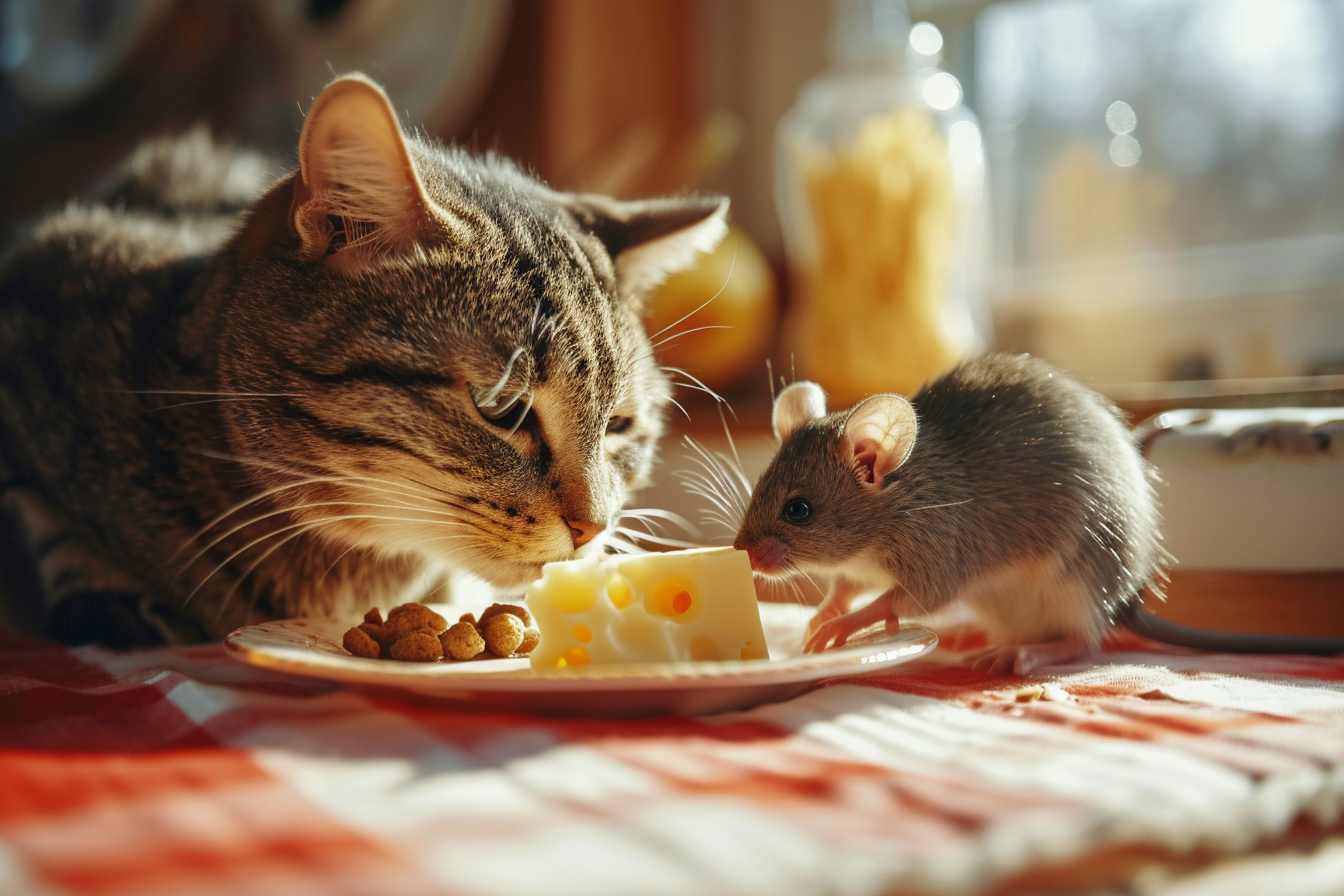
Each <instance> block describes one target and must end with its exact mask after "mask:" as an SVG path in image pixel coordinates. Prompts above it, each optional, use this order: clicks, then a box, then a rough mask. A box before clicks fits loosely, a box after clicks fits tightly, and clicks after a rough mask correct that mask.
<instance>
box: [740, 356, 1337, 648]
mask: <svg viewBox="0 0 1344 896" xmlns="http://www.w3.org/2000/svg"><path fill="white" fill-rule="evenodd" d="M773 423H774V430H775V434H776V436H777V437H778V438H779V439H780V447H779V451H778V453H777V454H776V456H775V457H774V459H773V460H772V461H771V462H770V464H769V466H768V467H767V468H766V470H765V472H764V473H763V474H762V475H761V478H760V481H759V482H758V483H757V485H756V488H755V490H754V492H753V493H752V496H751V500H750V503H749V505H748V507H747V511H746V514H745V518H744V520H743V522H742V525H741V528H740V529H739V531H738V534H737V537H736V540H735V541H734V546H735V547H737V548H738V549H740V550H745V551H746V552H747V553H748V554H749V556H750V557H751V565H752V568H753V569H754V570H755V571H756V572H757V573H758V574H761V575H764V576H767V577H772V578H786V577H789V576H793V575H802V574H809V575H813V574H820V575H823V576H827V577H830V578H831V579H832V589H831V591H830V594H829V595H828V597H827V599H826V600H825V601H824V602H823V603H822V605H821V607H820V608H819V610H818V612H817V615H816V616H815V617H814V619H813V620H812V622H811V624H810V625H809V627H808V634H807V639H806V642H805V649H806V650H808V651H819V650H823V649H825V648H826V647H827V646H828V645H831V644H835V645H840V644H843V643H844V642H845V641H846V639H848V638H849V637H851V636H852V635H854V634H855V633H856V632H858V631H860V630H861V629H865V628H867V627H868V626H870V625H874V624H876V623H880V622H887V623H891V622H895V621H897V620H899V619H901V618H904V617H909V616H914V615H927V614H929V613H933V612H935V611H937V610H940V609H943V608H944V607H947V606H949V605H951V604H953V603H955V602H962V603H964V604H965V605H967V606H969V608H970V609H972V610H973V611H974V612H975V614H976V616H977V617H978V619H979V621H980V622H981V623H982V625H983V626H984V627H985V629H986V631H987V632H988V634H989V636H990V639H991V643H993V644H994V645H996V647H995V649H994V650H993V651H991V652H990V653H989V654H987V656H986V659H987V660H988V662H989V665H990V666H991V667H993V668H994V669H996V670H1000V671H1006V670H1008V669H1010V668H1011V669H1013V670H1015V671H1017V672H1019V673H1024V672H1027V671H1030V670H1031V669H1033V668H1035V667H1037V666H1042V665H1050V664H1054V663H1060V662H1067V661H1069V660H1072V659H1076V658H1079V657H1083V656H1086V655H1088V654H1091V653H1094V652H1096V651H1097V649H1098V648H1099V647H1100V644H1101V641H1102V638H1103V637H1104V636H1105V634H1106V632H1107V631H1108V630H1109V629H1110V628H1111V626H1113V625H1116V624H1123V625H1126V626H1128V627H1130V628H1132V629H1134V630H1136V631H1139V632H1140V633H1141V634H1144V635H1146V636H1149V637H1153V638H1156V639H1158V640H1163V641H1168V642H1171V643H1182V644H1187V645H1188V646H1195V647H1201V648H1204V649H1214V650H1219V649H1221V650H1229V651H1256V652H1259V651H1265V652H1313V653H1335V652H1339V651H1340V650H1342V649H1344V645H1341V644H1340V642H1338V641H1332V640H1331V639H1302V638H1275V637H1274V636H1268V637H1266V636H1235V635H1223V634H1221V633H1216V632H1202V631H1199V630H1195V629H1185V628H1184V627H1180V626H1173V625H1171V624H1169V623H1165V622H1162V621H1161V620H1159V619H1157V618H1156V617H1154V616H1152V615H1151V614H1150V613H1147V612H1145V611H1143V610H1142V609H1141V607H1140V603H1141V594H1142V592H1143V590H1144V589H1145V588H1147V587H1149V586H1156V585H1159V584H1160V583H1161V582H1162V580H1163V579H1164V578H1165V575H1164V568H1165V566H1166V565H1167V564H1168V562H1169V560H1170V558H1169V557H1168V555H1167V554H1166V552H1165V551H1164V550H1163V549H1162V546H1161V528H1162V525H1161V513H1160V509H1159V506H1158V501H1157V496H1156V493H1155V488H1154V486H1155V484H1156V482H1157V476H1156V472H1155V470H1154V469H1153V467H1152V466H1151V464H1150V463H1149V462H1148V461H1147V459H1146V458H1144V456H1143V454H1142V452H1141V450H1140V447H1139V445H1138V443H1137V442H1136V440H1135V439H1134V437H1133V435H1132V434H1131V432H1130V430H1129V428H1128V427H1127V425H1126V424H1125V422H1124V420H1123V417H1122V415H1121V413H1120V411H1119V410H1118V409H1117V408H1116V407H1115V405H1114V404H1113V403H1112V402H1111V401H1110V400H1109V399H1107V398H1105V397H1104V396H1102V395H1101V394H1100V393H1098V392H1096V391H1094V390H1092V389H1090V388H1088V387H1086V386H1084V385H1083V384H1081V383H1079V382H1077V381H1076V380H1074V379H1072V378H1070V377H1069V376H1067V375H1066V374H1064V373H1063V372H1062V371H1060V370H1058V369H1057V368H1055V367H1053V366H1052V365H1050V364H1048V363H1046V362H1045V361H1042V360H1040V359H1037V358H1033V357H1030V356H1028V355H1010V354H988V355H984V356H981V357H978V358H975V359H972V360H969V361H966V362H964V363H962V364H961V365H959V366H957V367H956V368H954V369H953V370H951V371H950V372H948V373H946V374H945V375H943V376H941V377H939V378H938V379H936V380H934V381H933V382H931V383H929V384H928V385H926V386H924V387H923V388H922V389H920V390H919V392H918V393H917V394H915V395H914V396H913V397H912V398H911V399H910V400H909V401H907V400H906V399H905V398H902V397H901V396H899V395H890V394H884V395H873V396H871V397H869V398H866V399H864V400H863V401H861V402H859V403H858V404H857V405H855V406H854V407H853V408H851V409H848V410H842V411H837V412H834V413H827V411H826V401H825V395H824V394H823V392H822V390H821V389H820V387H818V386H816V385H815V384H813V383H807V382H798V383H794V384H793V385H791V386H789V387H787V388H786V389H784V390H783V391H782V392H781V393H780V394H779V396H778V397H777V398H776V400H775V406H774V415H773ZM1153 590H1154V592H1157V591H1158V590H1159V589H1157V588H1154V589H1153ZM873 591H880V592H881V594H880V596H879V597H878V598H877V599H875V600H874V601H872V602H871V603H869V604H867V605H865V606H863V607H862V608H860V609H857V610H855V611H853V612H851V611H850V606H849V605H850V601H851V600H852V599H853V598H854V597H855V596H856V595H858V594H861V593H866V592H867V593H871V592H873Z"/></svg>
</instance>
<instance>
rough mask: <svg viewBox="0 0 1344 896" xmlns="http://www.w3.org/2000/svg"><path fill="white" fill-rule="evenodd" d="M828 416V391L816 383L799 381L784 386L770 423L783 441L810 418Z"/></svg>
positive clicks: (776, 436) (776, 435)
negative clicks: (822, 389) (824, 390)
mask: <svg viewBox="0 0 1344 896" xmlns="http://www.w3.org/2000/svg"><path fill="white" fill-rule="evenodd" d="M825 416H826V393H825V392H823V391H821V387H820V386H818V385H817V384H816V383H809V382H806V381H801V380H800V381H799V382H796V383H792V384H790V385H788V386H785V387H784V391H782V392H780V393H779V396H778V397H777V398H776V399H775V409H774V412H773V413H772V414H771V417H770V423H771V425H772V426H773V427H774V430H775V438H777V439H779V440H780V441H781V442H782V441H784V440H785V439H786V438H788V437H789V434H790V433H792V432H793V431H794V430H795V429H797V428H798V427H800V426H802V425H803V424H804V423H806V422H807V421H809V420H819V419H821V418H822V417H825Z"/></svg>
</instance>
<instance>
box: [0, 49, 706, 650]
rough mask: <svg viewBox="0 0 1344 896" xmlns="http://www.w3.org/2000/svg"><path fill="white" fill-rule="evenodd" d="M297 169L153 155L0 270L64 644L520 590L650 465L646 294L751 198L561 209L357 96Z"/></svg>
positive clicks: (653, 370)
mask: <svg viewBox="0 0 1344 896" xmlns="http://www.w3.org/2000/svg"><path fill="white" fill-rule="evenodd" d="M298 156H299V169H298V171H297V172H294V173H292V174H289V175H287V176H284V177H282V178H280V179H279V180H278V181H276V182H275V183H273V184H271V185H269V186H267V180H268V178H267V174H266V172H267V163H266V162H265V161H264V160H263V159H261V158H260V157H258V156H255V155H251V154H248V153H245V152H240V151H234V150H227V149H223V148H220V147H217V146H215V145H214V144H213V143H212V141H211V140H210V139H209V138H208V137H207V136H206V135H204V134H203V133H194V134H191V135H188V136H186V137H184V138H181V139H177V140H172V141H159V142H154V143H150V144H147V145H146V146H143V147H141V148H140V150H138V151H137V153H136V154H135V155H134V156H133V157H132V158H131V160H130V161H129V162H128V163H127V166H126V167H125V170H124V173H123V175H122V176H121V177H120V179H119V180H118V181H117V182H115V183H114V185H113V187H112V188H111V190H110V192H109V193H108V194H107V195H106V196H105V197H104V198H103V199H101V200H100V201H97V202H81V203H72V204H71V205H69V206H67V207H66V208H65V209H64V210H63V211H60V212H58V213H55V214H53V215H52V216H50V217H49V218H47V219H46V220H43V221H42V222H40V223H39V224H38V225H37V226H36V227H34V228H33V229H32V230H31V231H30V232H29V233H28V234H27V235H26V236H25V238H24V239H23V240H22V241H21V242H20V243H19V244H18V245H16V246H13V247H11V248H10V249H9V250H8V251H7V252H6V255H5V257H4V259H3V261H2V262H0V482H2V483H3V489H4V492H3V494H4V501H5V504H6V505H7V506H8V508H9V509H10V510H12V511H14V512H16V513H17V514H18V515H19V518H20V519H21V523H22V527H23V530H24V531H25V533H26V535H27V537H28V541H29V542H30V543H31V546H32V548H33V551H34V556H35V558H36V560H37V563H38V565H39V569H40V573H41V580H42V583H43V586H44V591H45V595H44V598H43V601H44V609H45V611H46V614H45V615H46V619H47V622H46V626H47V631H48V632H49V633H50V634H51V635H53V636H55V637H59V638H61V639H63V640H67V641H87V640H98V641H102V642H104V643H113V644H117V645H131V644H140V643H150V642H154V641H157V640H168V641H170V642H179V641H192V640H200V639H205V638H218V637H220V636H222V635H224V634H226V633H227V632H228V631H230V630H232V629H233V628H235V627H236V626H238V625H241V624H246V623H250V622H255V621H258V620H263V619H266V618H276V617H291V616H303V615H309V614H317V613H351V612H362V610H363V609H364V608H367V607H368V606H370V605H375V604H381V605H383V606H386V605H388V604H391V603H394V602H401V601H404V600H413V599H422V598H424V597H425V596H427V595H430V594H433V593H435V592H436V589H438V588H440V586H441V585H442V584H443V583H444V582H445V576H446V575H448V574H449V573H450V572H452V571H465V572H469V573H471V574H474V575H476V576H478V577H480V578H482V579H484V580H486V581H488V582H490V583H492V584H494V585H495V586H498V587H500V588H503V589H514V590H517V589H520V588H521V586H523V585H525V584H526V583H527V582H529V581H530V580H531V579H532V578H533V577H535V576H536V575H537V574H538V572H539V568H540V566H541V564H543V563H546V562H548V561H552V560H561V559H567V558H570V557H573V556H574V555H575V551H576V550H577V549H578V548H579V547H580V546H583V545H585V544H588V543H590V542H593V543H594V546H595V547H596V545H597V544H600V542H601V541H602V539H600V538H598V536H599V534H600V533H602V532H603V530H604V529H607V528H609V527H612V526H613V525H614V524H615V522H616V521H617V520H618V519H619V517H620V515H621V513H622V507H623V505H624V503H625V500H626V498H627V495H628V493H629V491H630V490H631V489H632V488H633V487H635V486H637V485H638V484H640V482H641V480H642V479H644V478H645V477H646V476H647V474H648V473H649V471H650V468H651V465H652V463H653V461H654V457H655V449H656V445H657V441H658V439H659V437H660V436H661V434H662V432H663V427H664V417H665V411H666V408H667V406H668V404H669V402H670V394H669V393H670V383H669V379H668V377H667V375H666V373H665V372H664V371H663V370H662V369H661V368H660V367H659V366H658V364H657V362H656V360H655V357H654V352H653V348H652V346H651V343H650V340H649V338H648V336H647V335H646V334H645V332H644V329H643V324H642V320H641V311H642V309H641V300H642V296H644V295H645V294H646V293H647V292H648V290H649V289H650V288H651V287H652V286H653V285H655V284H656V283H657V282H658V281H659V280H660V279H662V278H663V277H665V276H666V275H667V274H668V273H670V272H672V271H675V270H677V269H679V268H681V267H685V266H686V265H687V264H689V263H690V262H691V261H692V260H693V258H694V257H695V255H696V253H698V252H701V251H705V250H707V249H709V248H712V247H713V245H714V244H715V243H716V242H717V241H718V240H719V239H720V238H721V237H722V235H723V233H724V232H725V229H726V225H725V223H724V218H725V215H726V211H727V209H726V205H727V203H726V201H725V200H723V199H721V198H718V197H685V198H675V199H673V198H668V199H660V200H649V201H644V202H618V201H615V200H612V199H609V198H606V197H601V196H594V195H584V194H569V193H562V192H558V191H555V190H552V189H550V188H548V187H547V186H545V185H544V184H542V183H541V182H539V181H538V180H536V179H535V178H533V177H531V176H529V175H527V174H525V173H523V172H522V171H520V170H519V169H518V168H517V167H515V166H514V165H513V164H511V163H509V162H508V161H506V160H504V159H501V158H498V157H495V156H491V155H486V156H479V155H474V154H471V153H468V152H466V151H464V150H461V149H458V148H455V147H449V146H444V145H442V144H439V143H437V142H435V141H432V140H430V139H427V138H424V137H420V136H411V135H408V134H406V133H404V132H403V131H402V129H401V128H400V126H399V124H398V121H397V117H396V114H395V113H394V111H393V109H392V107H391V105H390V104H389V102H388V99H387V97H386V96H385V95H384V93H383V92H382V90H381V89H380V88H379V87H378V86H377V85H375V84H373V83H372V82H370V81H369V80H367V79H365V78H363V77H362V76H358V75H354V76H347V77H343V78H340V79H338V80H336V81H334V82H333V83H332V84H331V85H329V86H328V87H327V88H326V90H325V91H323V93H322V94H321V96H319V97H318V99H317V100H316V101H315V102H314V104H313V106H312V108H311V110H310V111H309V113H308V115H307V117H306V119H305V122H304V126H303V131H302V134H301V137H300V140H299V146H298ZM594 539H597V542H594ZM6 575H8V572H6Z"/></svg>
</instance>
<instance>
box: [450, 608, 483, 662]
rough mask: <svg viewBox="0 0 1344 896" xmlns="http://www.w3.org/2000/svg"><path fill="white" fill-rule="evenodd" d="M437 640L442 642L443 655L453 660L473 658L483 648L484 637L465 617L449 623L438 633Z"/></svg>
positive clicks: (479, 653) (478, 654)
mask: <svg viewBox="0 0 1344 896" xmlns="http://www.w3.org/2000/svg"><path fill="white" fill-rule="evenodd" d="M467 615H468V616H470V615H471V614H470V613H468V614H467ZM439 641H440V643H442V644H443V655H444V656H446V657H448V658H449V659H454V660H470V659H474V658H476V657H478V656H480V655H481V653H482V651H484V650H485V638H482V637H481V633H480V632H479V631H477V630H476V626H475V625H474V624H473V623H472V622H470V621H468V620H467V619H463V620H462V621H461V622H454V623H453V624H452V625H450V626H449V627H448V631H446V632H444V633H443V634H441V635H439Z"/></svg>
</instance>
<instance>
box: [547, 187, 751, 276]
mask: <svg viewBox="0 0 1344 896" xmlns="http://www.w3.org/2000/svg"><path fill="white" fill-rule="evenodd" d="M569 208H570V211H571V212H572V213H573V215H574V216H575V218H577V219H578V221H579V223H580V224H582V225H583V226H584V227H586V228H587V229H589V230H591V231H592V232H593V233H594V234H596V235H597V237H598V239H600V240H601V241H602V244H603V245H604V246H606V247H607V252H608V253H609V254H610V255H611V257H612V259H613V260H614V261H615V264H616V279H617V280H618V281H619V282H620V284H621V291H622V292H623V293H625V294H627V295H642V294H643V293H645V292H647V291H648V290H650V289H652V288H653V287H655V286H657V285H658V284H660V283H662V282H663V281H664V280H666V279H667V278H668V276H670V275H671V274H674V273H676V272H677V271H680V270H682V269H684V268H688V267H690V266H691V264H692V263H693V262H694V261H695V258H696V256H697V255H699V254H700V253H702V252H708V251H710V250H711V249H713V248H714V247H715V246H717V245H718V244H719V241H720V240H721V239H723V237H724V235H725V234H726V233H727V232H728V221H727V219H728V199H727V197H723V196H686V197H676V198H665V199H645V200H641V201H638V202H622V201H619V200H616V199H611V198H610V197H607V196H598V195H594V194H578V195H574V196H570V197H569Z"/></svg>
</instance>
